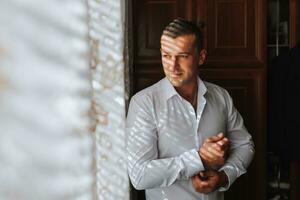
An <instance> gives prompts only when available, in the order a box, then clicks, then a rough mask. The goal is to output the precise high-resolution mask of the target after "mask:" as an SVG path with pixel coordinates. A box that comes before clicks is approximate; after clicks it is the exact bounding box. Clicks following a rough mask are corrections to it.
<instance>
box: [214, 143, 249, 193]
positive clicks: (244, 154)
mask: <svg viewBox="0 0 300 200" xmlns="http://www.w3.org/2000/svg"><path fill="white" fill-rule="evenodd" d="M253 156H254V147H253V143H252V142H249V144H247V145H243V146H241V147H239V148H238V149H235V150H232V151H231V152H230V153H229V157H228V158H227V160H226V162H225V164H224V166H223V167H221V168H220V169H219V171H224V172H225V173H226V175H227V177H228V184H227V186H226V187H223V188H222V189H221V190H227V189H228V188H229V187H230V186H231V185H232V183H233V182H234V181H235V180H236V179H237V178H238V177H239V176H241V175H242V174H244V173H246V172H247V167H248V166H249V165H250V163H251V161H252V159H253Z"/></svg>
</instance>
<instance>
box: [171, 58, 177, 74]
mask: <svg viewBox="0 0 300 200" xmlns="http://www.w3.org/2000/svg"><path fill="white" fill-rule="evenodd" d="M178 64H179V63H178V58H177V56H172V58H171V60H170V70H171V71H176V70H177V69H178V67H179V65H178Z"/></svg>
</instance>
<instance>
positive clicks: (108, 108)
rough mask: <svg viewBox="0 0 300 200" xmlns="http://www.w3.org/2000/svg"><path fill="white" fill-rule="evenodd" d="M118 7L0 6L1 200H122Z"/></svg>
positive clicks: (94, 2)
mask: <svg viewBox="0 0 300 200" xmlns="http://www.w3.org/2000/svg"><path fill="white" fill-rule="evenodd" d="M123 3H124V1H123V0H77V1H74V0H63V1H62V0H43V1H35V0H25V1H24V0H22V1H21V0H1V1H0V200H68V199H70V200H74V199H75V200H92V199H99V200H101V199H104V200H110V199H113V200H118V199H120V200H126V199H129V185H128V178H127V173H126V163H125V135H124V119H125V105H124V61H123V57H124V56H123V49H124V47H123V44H124V37H123V35H124V34H123V32H124V31H123V28H124V21H123V20H124V17H123V11H124V5H122V4H123Z"/></svg>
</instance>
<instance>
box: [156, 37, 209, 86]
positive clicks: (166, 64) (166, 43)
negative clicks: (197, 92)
mask: <svg viewBox="0 0 300 200" xmlns="http://www.w3.org/2000/svg"><path fill="white" fill-rule="evenodd" d="M194 41H195V36H194V35H183V36H179V37H176V38H171V37H169V36H166V35H163V36H162V37H161V55H162V64H163V69H164V72H165V75H166V77H167V78H168V79H169V80H170V82H171V83H172V85H173V86H175V87H182V86H185V85H188V84H190V83H195V81H196V80H197V75H198V74H197V73H198V71H197V68H198V65H199V64H203V63H204V61H205V58H206V54H205V51H200V52H198V51H197V50H196V48H195V45H194Z"/></svg>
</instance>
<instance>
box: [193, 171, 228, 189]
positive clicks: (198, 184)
mask: <svg viewBox="0 0 300 200" xmlns="http://www.w3.org/2000/svg"><path fill="white" fill-rule="evenodd" d="M227 182H228V179H227V175H226V174H225V172H223V171H216V170H205V171H203V172H200V173H199V174H197V175H195V176H193V177H192V183H193V186H194V188H195V190H196V191H197V192H200V193H204V194H208V193H211V192H213V191H214V190H216V189H218V188H219V187H221V186H225V185H226V184H227Z"/></svg>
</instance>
